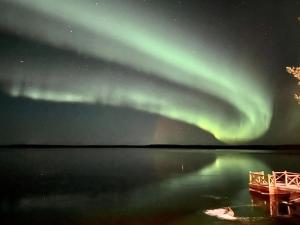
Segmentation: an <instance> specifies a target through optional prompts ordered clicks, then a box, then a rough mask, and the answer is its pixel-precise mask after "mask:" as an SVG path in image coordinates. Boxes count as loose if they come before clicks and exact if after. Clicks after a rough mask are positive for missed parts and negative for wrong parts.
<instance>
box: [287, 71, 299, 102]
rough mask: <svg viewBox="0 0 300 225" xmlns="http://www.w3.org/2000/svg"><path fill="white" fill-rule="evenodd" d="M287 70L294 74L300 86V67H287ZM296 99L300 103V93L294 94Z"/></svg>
mask: <svg viewBox="0 0 300 225" xmlns="http://www.w3.org/2000/svg"><path fill="white" fill-rule="evenodd" d="M286 71H287V72H288V73H289V74H292V75H293V76H294V77H295V78H296V79H297V80H298V85H299V86H300V67H289V66H288V67H286ZM294 97H295V99H296V100H297V102H298V104H300V95H298V94H294Z"/></svg>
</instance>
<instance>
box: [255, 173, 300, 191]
mask: <svg viewBox="0 0 300 225" xmlns="http://www.w3.org/2000/svg"><path fill="white" fill-rule="evenodd" d="M249 182H250V184H260V185H269V186H271V187H276V186H286V187H298V188H300V173H292V172H287V171H284V172H274V171H272V174H268V178H267V179H266V176H265V174H264V171H261V172H251V171H250V172H249Z"/></svg>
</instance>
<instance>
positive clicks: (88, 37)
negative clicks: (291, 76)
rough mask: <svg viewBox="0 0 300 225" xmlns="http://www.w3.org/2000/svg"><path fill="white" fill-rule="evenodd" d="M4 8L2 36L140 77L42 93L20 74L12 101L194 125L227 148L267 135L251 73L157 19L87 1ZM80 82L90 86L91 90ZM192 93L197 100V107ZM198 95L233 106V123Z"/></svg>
mask: <svg viewBox="0 0 300 225" xmlns="http://www.w3.org/2000/svg"><path fill="white" fill-rule="evenodd" d="M96 3H97V2H96ZM1 4H2V7H3V6H5V10H3V13H2V14H1V15H0V18H1V19H0V24H1V25H2V26H4V27H6V28H7V29H12V30H14V31H15V30H17V31H18V32H20V33H22V34H24V35H26V36H28V37H30V38H34V39H38V40H39V41H42V42H45V43H48V44H50V45H52V46H55V47H59V48H63V49H69V50H74V51H79V52H81V53H83V54H85V55H89V56H92V57H94V58H96V59H99V60H105V61H108V62H112V63H116V64H118V65H122V66H125V67H126V68H130V69H132V70H134V71H138V73H136V74H135V75H134V76H133V77H135V78H136V81H134V79H131V78H128V81H127V82H126V81H125V84H123V83H122V82H120V83H118V84H116V83H115V82H117V81H116V80H114V79H116V78H114V76H115V77H118V76H119V75H118V73H122V70H119V71H117V72H116V74H113V73H110V72H107V71H104V72H106V74H103V70H96V69H95V70H93V71H88V72H87V73H91V74H93V76H92V77H89V79H88V78H87V76H86V78H84V76H85V74H78V75H77V78H76V74H75V72H74V71H73V76H74V77H75V78H73V80H74V81H71V80H69V82H70V84H67V85H65V86H64V87H63V88H62V87H57V86H55V85H52V84H51V83H50V84H48V89H46V90H45V89H42V88H40V87H39V83H38V82H34V80H35V79H36V78H34V77H36V76H37V75H36V74H34V72H33V71H27V72H25V73H24V74H26V75H27V76H31V77H32V80H31V81H30V84H31V85H30V88H29V87H28V88H26V89H24V90H22V92H21V91H20V90H19V88H18V82H16V80H17V78H18V76H19V75H16V74H13V72H11V73H12V74H10V75H11V76H15V79H13V80H14V84H13V86H12V88H11V89H10V90H9V91H8V92H9V93H10V94H11V95H13V96H25V97H29V98H32V99H40V100H49V101H59V102H82V103H98V102H100V103H102V104H111V105H116V106H122V105H126V106H128V107H131V108H134V109H138V110H143V111H147V112H151V113H156V114H159V115H163V116H166V117H168V118H172V119H176V120H180V121H183V122H186V123H189V124H193V125H196V126H198V127H200V128H202V129H204V130H206V131H208V132H210V133H211V134H213V135H214V136H215V137H216V138H217V139H219V140H221V141H223V142H229V143H235V142H241V141H249V140H252V139H255V138H258V137H260V136H261V135H262V134H264V133H265V132H266V131H267V129H268V128H269V125H270V120H271V117H272V103H271V100H270V96H269V95H268V93H267V91H266V90H264V88H263V87H262V85H261V84H260V83H259V82H258V80H257V79H255V78H254V76H253V75H252V73H251V71H249V69H248V70H247V69H245V68H244V67H243V66H242V65H240V64H239V63H235V62H234V59H233V58H232V57H231V58H230V57H228V56H227V55H226V54H224V53H223V54H220V53H219V52H218V51H217V50H216V49H213V48H209V47H207V46H204V43H201V41H200V40H196V38H195V37H194V35H192V32H191V33H187V32H182V31H181V30H180V29H179V28H178V27H176V26H174V25H173V24H171V23H169V22H168V21H166V20H165V19H164V17H163V16H160V15H158V13H157V15H156V14H155V13H154V15H155V17H154V16H153V17H154V18H153V17H151V12H149V11H145V10H144V9H143V8H139V7H141V6H138V5H136V6H133V5H131V4H125V3H124V2H123V4H122V2H121V3H120V2H119V3H118V1H101V2H100V5H101V6H100V7H97V4H96V5H95V1H90V0H89V1H81V0H69V1H68V0H66V1H60V0H43V1H40V0H26V1H23V0H5V1H2V3H1ZM137 9H139V10H137ZM66 27H69V28H68V29H66ZM230 59H232V60H231V61H230ZM53 67H55V66H53ZM53 70H54V72H55V73H56V76H58V75H61V77H62V76H64V75H65V74H66V73H69V71H67V69H61V70H58V69H56V68H53ZM124 73H126V72H124ZM95 74H96V75H95ZM145 74H147V75H145ZM80 75H81V78H79V77H80ZM23 76H24V75H23ZM145 76H153V77H155V79H159V80H162V81H166V82H171V83H173V84H176V85H177V86H180V87H183V89H184V90H187V89H188V90H193V94H190V91H188V92H187V91H184V90H183V91H182V92H178V91H175V90H172V88H170V90H166V89H164V88H165V87H164V86H160V85H159V84H158V85H157V86H155V85H153V84H152V83H151V84H147V83H146V81H143V79H145V80H147V79H146V78H144V77H145ZM16 77H17V78H16ZM124 77H125V79H127V78H126V76H124ZM19 79H20V78H19ZM60 79H62V78H60ZM27 80H28V79H27ZM87 80H89V81H87ZM117 80H118V79H117ZM65 81H66V82H68V81H67V79H66V80H65ZM84 82H89V84H93V85H94V86H93V88H90V87H88V85H87V84H86V85H85V84H84ZM137 83H138V85H137ZM51 85H52V86H51ZM78 86H80V87H78ZM151 88H152V89H151ZM195 93H199V99H198V96H197V95H195ZM203 93H205V94H206V95H207V96H212V97H213V98H214V99H216V100H217V99H219V100H220V101H222V102H223V103H224V104H229V105H231V107H232V108H233V110H235V111H237V112H238V116H237V118H235V119H231V116H232V115H230V113H229V112H227V111H226V110H224V109H223V108H222V107H223V105H222V104H219V103H218V101H216V100H215V101H214V100H213V98H212V97H209V98H208V99H209V100H207V99H206V100H205V98H203V97H202V98H200V96H202V94H203ZM107 95H109V96H110V97H109V98H107ZM183 96H184V97H183ZM178 99H181V100H182V99H186V100H187V101H179V100H178Z"/></svg>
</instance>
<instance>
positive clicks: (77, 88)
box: [0, 0, 300, 144]
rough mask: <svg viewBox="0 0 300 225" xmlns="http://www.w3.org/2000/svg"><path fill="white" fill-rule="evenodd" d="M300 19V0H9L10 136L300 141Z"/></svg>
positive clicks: (35, 139)
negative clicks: (298, 76)
mask: <svg viewBox="0 0 300 225" xmlns="http://www.w3.org/2000/svg"><path fill="white" fill-rule="evenodd" d="M299 16H300V1H299V0H286V1H275V0H274V1H271V0H266V1H254V0H249V1H246V0H244V1H241V0H235V1H233V0H232V1H212V0H207V1H203V0H164V1H163V0H122V1H121V0H110V1H109V0H87V1H84V0H74V1H71V0H65V1H56V0H53V1H51V0H45V1H38V0H29V1H26V2H25V3H24V1H21V0H0V71H1V73H0V107H1V110H0V124H1V130H0V144H220V143H234V144H236V143H237V144H239V143H245V144H300V136H299V134H300V117H299V115H300V105H298V104H297V102H296V101H295V100H294V99H293V93H295V92H297V91H299V92H300V88H299V89H298V87H297V81H296V80H294V79H293V78H292V76H290V75H288V74H287V73H286V71H285V67H286V66H290V65H294V66H297V65H298V66H299V65H300V41H299V40H300V21H299V19H298V18H299Z"/></svg>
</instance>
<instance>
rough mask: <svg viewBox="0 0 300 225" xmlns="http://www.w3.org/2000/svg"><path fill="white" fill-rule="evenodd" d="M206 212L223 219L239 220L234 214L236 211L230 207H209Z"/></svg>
mask: <svg viewBox="0 0 300 225" xmlns="http://www.w3.org/2000/svg"><path fill="white" fill-rule="evenodd" d="M204 213H205V214H207V215H209V216H215V217H217V218H219V219H223V220H237V219H238V218H237V217H235V216H234V212H233V210H232V209H231V208H230V207H225V208H219V209H208V210H205V211H204Z"/></svg>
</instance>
